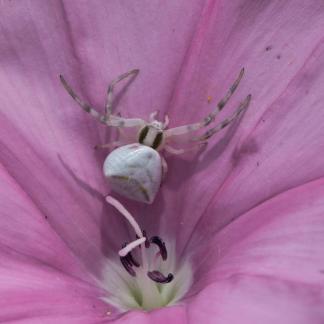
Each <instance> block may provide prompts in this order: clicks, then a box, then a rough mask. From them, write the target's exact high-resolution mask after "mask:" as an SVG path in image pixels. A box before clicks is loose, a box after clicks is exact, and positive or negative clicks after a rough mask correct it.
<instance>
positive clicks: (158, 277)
mask: <svg viewBox="0 0 324 324" xmlns="http://www.w3.org/2000/svg"><path fill="white" fill-rule="evenodd" d="M147 275H148V277H149V278H150V279H151V280H153V281H155V282H158V283H163V284H164V283H169V282H171V281H172V280H173V278H174V277H173V274H172V273H169V274H168V276H167V277H165V276H164V275H163V274H162V273H161V272H160V271H157V270H154V271H148V272H147Z"/></svg>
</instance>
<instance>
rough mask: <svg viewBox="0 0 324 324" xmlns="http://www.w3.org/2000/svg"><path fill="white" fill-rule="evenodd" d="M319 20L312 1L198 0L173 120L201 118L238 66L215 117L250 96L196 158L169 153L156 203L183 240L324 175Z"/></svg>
mask: <svg viewBox="0 0 324 324" xmlns="http://www.w3.org/2000/svg"><path fill="white" fill-rule="evenodd" d="M323 17H324V6H323V3H321V2H320V1H314V2H309V3H307V4H305V2H303V1H293V2H290V1H288V2H285V3H282V1H271V2H256V1H231V3H229V4H227V3H226V5H225V4H224V5H221V4H220V3H218V2H214V1H208V2H206V4H205V8H204V11H203V14H202V16H201V20H200V23H199V25H198V28H197V32H196V34H195V37H194V39H193V42H192V46H191V48H190V51H188V57H187V59H186V61H185V64H184V67H183V69H182V74H181V75H180V77H179V82H178V85H177V87H176V89H175V92H174V94H175V96H174V98H173V99H174V100H173V102H172V105H171V110H170V117H171V118H173V119H172V124H173V125H178V124H180V123H182V124H185V123H188V122H194V121H197V119H199V118H203V117H204V116H206V115H207V113H208V112H210V111H212V109H214V107H215V106H216V103H217V101H218V100H219V99H221V98H222V96H223V95H224V94H225V93H226V91H227V89H228V88H229V86H230V85H231V84H232V82H233V81H234V80H235V78H236V77H237V75H238V72H239V71H240V69H241V68H242V67H243V66H244V67H245V75H244V77H243V79H242V81H241V84H240V85H239V87H238V89H237V91H236V92H235V95H234V96H233V99H231V101H230V103H229V104H228V107H227V106H226V107H225V108H224V111H222V113H221V114H220V116H219V119H218V120H219V121H221V120H223V119H224V118H226V117H228V116H230V115H231V114H232V113H233V111H234V110H235V109H236V107H237V106H238V104H239V102H240V101H242V100H243V99H244V98H245V97H246V96H247V95H248V94H249V93H251V94H252V101H251V104H250V107H249V108H248V110H247V111H246V113H245V114H244V115H243V116H242V118H240V119H239V120H238V121H237V122H236V123H234V125H232V126H230V127H229V129H226V130H224V131H223V133H222V134H219V135H216V136H215V138H213V139H212V140H210V144H209V148H208V149H207V151H206V152H205V153H204V154H202V155H200V156H199V157H197V159H191V161H182V160H180V159H178V158H174V159H169V162H170V163H169V174H168V178H167V180H166V183H165V187H164V188H165V189H164V195H163V199H164V201H168V206H170V207H169V208H168V211H165V212H164V214H165V217H164V220H162V223H163V227H164V228H165V231H167V229H168V228H176V229H177V236H178V238H179V241H181V242H182V244H185V242H186V241H187V240H188V238H189V237H190V236H191V234H192V232H193V231H195V230H196V228H197V227H201V228H204V227H205V226H206V224H209V225H210V226H212V227H213V229H221V228H222V227H223V226H225V225H226V224H228V223H229V222H231V221H232V220H233V219H235V218H236V217H238V216H239V215H241V214H242V213H244V212H245V211H247V210H249V209H250V208H252V207H253V206H255V205H257V204H259V203H261V202H262V201H264V200H266V199H269V198H271V197H272V196H274V195H276V194H278V193H280V192H283V191H285V190H287V189H290V188H292V187H294V186H298V185H301V184H303V183H305V182H307V181H310V180H314V179H316V178H318V177H321V176H324V169H323V164H324V155H323V154H320V152H322V151H323V149H324V127H321V125H322V124H323V123H324V110H323V109H322V104H321V103H322V102H323V100H324V92H323V91H322V89H323V84H324V73H323V68H322V67H323V64H324V45H323V42H322V38H323V33H322V32H321V31H322V30H323V28H324V19H323ZM310 20H311V21H312V24H311V25H310V24H309V21H310ZM187 89H195V91H187ZM214 95H215V97H214ZM208 96H212V97H213V98H212V101H211V103H208ZM198 107H199V108H198ZM184 112H185V113H184ZM179 197H186V201H185V203H181V204H179ZM161 204H163V202H162V203H161ZM161 209H162V207H161ZM170 210H171V211H172V212H171V213H170V214H169V216H168V215H167V213H168V212H170ZM202 215H203V216H204V220H203V221H202V223H203V224H200V223H198V222H199V219H200V217H201V216H202ZM215 215H217V217H215Z"/></svg>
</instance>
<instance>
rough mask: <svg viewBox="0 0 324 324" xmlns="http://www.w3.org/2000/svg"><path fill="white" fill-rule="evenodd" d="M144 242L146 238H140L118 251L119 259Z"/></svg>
mask: <svg viewBox="0 0 324 324" xmlns="http://www.w3.org/2000/svg"><path fill="white" fill-rule="evenodd" d="M145 241H146V237H141V238H139V239H137V240H135V241H133V242H131V243H129V244H127V245H126V246H125V247H124V248H122V249H121V250H119V252H118V254H119V256H121V257H125V256H126V255H127V254H128V253H129V252H131V251H132V250H133V249H135V248H136V247H138V246H139V245H141V244H143V243H144V242H145Z"/></svg>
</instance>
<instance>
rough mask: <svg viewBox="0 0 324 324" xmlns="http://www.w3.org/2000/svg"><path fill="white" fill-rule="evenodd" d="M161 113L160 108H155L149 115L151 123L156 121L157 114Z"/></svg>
mask: <svg viewBox="0 0 324 324" xmlns="http://www.w3.org/2000/svg"><path fill="white" fill-rule="evenodd" d="M158 114H159V111H158V110H155V111H153V112H152V113H151V114H150V117H149V121H150V123H152V121H154V120H155V119H156V116H157V115H158Z"/></svg>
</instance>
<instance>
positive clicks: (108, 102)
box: [105, 69, 139, 118]
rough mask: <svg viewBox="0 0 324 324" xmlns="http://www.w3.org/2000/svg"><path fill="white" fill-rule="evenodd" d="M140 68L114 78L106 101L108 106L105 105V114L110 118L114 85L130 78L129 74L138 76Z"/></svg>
mask: <svg viewBox="0 0 324 324" xmlns="http://www.w3.org/2000/svg"><path fill="white" fill-rule="evenodd" d="M138 72H139V70H138V69H133V70H130V71H128V72H126V73H124V74H122V75H120V76H119V77H118V78H116V79H115V80H113V81H112V82H111V83H110V85H109V87H108V90H107V102H106V107H105V114H106V116H107V117H108V118H109V116H110V115H111V114H112V103H113V93H114V87H115V85H116V84H117V83H118V82H120V81H122V80H124V79H126V78H128V77H129V76H134V77H135V76H136V75H137V74H138Z"/></svg>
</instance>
